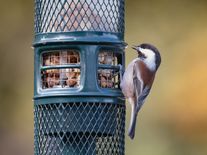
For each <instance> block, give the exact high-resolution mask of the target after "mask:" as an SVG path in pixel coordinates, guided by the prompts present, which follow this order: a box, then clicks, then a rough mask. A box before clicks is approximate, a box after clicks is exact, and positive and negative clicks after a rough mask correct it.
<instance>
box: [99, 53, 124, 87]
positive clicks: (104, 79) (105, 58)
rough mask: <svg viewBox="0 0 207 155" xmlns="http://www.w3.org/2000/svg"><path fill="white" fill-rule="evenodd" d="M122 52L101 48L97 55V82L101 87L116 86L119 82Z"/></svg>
mask: <svg viewBox="0 0 207 155" xmlns="http://www.w3.org/2000/svg"><path fill="white" fill-rule="evenodd" d="M120 64H122V54H121V53H119V52H117V51H115V50H101V51H100V52H99V55H98V84H99V86H100V87H101V88H112V89H113V88H117V89H119V88H120V87H119V84H120V67H119V65H120Z"/></svg>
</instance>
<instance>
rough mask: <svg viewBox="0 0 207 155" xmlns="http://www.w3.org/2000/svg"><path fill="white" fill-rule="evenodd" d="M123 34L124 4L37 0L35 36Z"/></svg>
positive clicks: (112, 0)
mask: <svg viewBox="0 0 207 155" xmlns="http://www.w3.org/2000/svg"><path fill="white" fill-rule="evenodd" d="M70 31H102V32H114V33H124V0H35V33H48V32H70Z"/></svg>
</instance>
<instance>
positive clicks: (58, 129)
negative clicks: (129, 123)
mask: <svg viewBox="0 0 207 155" xmlns="http://www.w3.org/2000/svg"><path fill="white" fill-rule="evenodd" d="M34 114H35V155H68V154H69V155H124V136H125V135H124V131H125V130H124V128H125V104H115V103H102V102H69V103H54V104H39V105H35V111H34Z"/></svg>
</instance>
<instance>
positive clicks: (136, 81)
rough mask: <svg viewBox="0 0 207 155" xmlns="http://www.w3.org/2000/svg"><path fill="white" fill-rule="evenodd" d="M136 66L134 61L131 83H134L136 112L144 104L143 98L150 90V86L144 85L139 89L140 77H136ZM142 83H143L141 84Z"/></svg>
mask: <svg viewBox="0 0 207 155" xmlns="http://www.w3.org/2000/svg"><path fill="white" fill-rule="evenodd" d="M137 68H138V63H135V64H134V67H133V84H134V93H135V99H136V101H135V103H136V106H135V107H136V112H137V113H138V112H139V110H140V108H141V107H142V105H143V104H144V102H145V99H146V97H147V96H148V94H149V92H150V90H151V87H149V86H147V85H146V86H145V87H144V88H143V90H141V88H142V87H141V85H142V83H141V81H140V79H139V78H138V76H137V75H138V74H137ZM143 85H144V84H143Z"/></svg>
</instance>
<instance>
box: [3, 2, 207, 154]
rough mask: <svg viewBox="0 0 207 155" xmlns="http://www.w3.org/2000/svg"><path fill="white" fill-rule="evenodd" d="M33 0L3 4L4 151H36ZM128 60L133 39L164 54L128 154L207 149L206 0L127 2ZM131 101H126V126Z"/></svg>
mask: <svg viewBox="0 0 207 155" xmlns="http://www.w3.org/2000/svg"><path fill="white" fill-rule="evenodd" d="M33 10H34V2H33V1H32V0H30V1H28V0H15V1H1V2H0V19H1V21H0V34H1V38H0V54H1V55H0V71H1V74H0V154H1V155H24V154H25V155H30V154H33V101H32V97H33V50H32V48H31V47H32V41H33V35H34V33H33V31H34V29H33V25H34V24H33V19H34V12H33ZM125 17H126V18H125V20H126V24H125V26H126V33H125V40H126V42H127V43H128V44H129V47H128V48H127V50H126V60H127V61H126V64H128V63H129V62H130V61H131V60H132V59H133V58H134V57H136V56H137V54H136V53H135V52H134V51H133V50H132V49H130V46H131V45H133V44H140V43H143V42H148V43H152V44H154V45H155V46H157V47H158V49H159V50H160V52H161V55H162V64H161V67H160V69H159V71H158V73H157V77H156V79H155V82H154V85H153V89H152V91H151V94H150V96H149V97H148V99H147V100H146V104H145V105H144V107H143V108H142V110H141V112H140V113H139V118H138V125H137V128H136V137H135V139H134V141H131V140H130V139H129V138H128V136H126V155H152V154H153V155H175V154H176V155H195V154H196V155H206V154H207V147H206V146H207V82H206V80H207V60H206V58H207V20H206V19H207V1H206V0H196V1H195V0H182V1H180V0H171V1H167V0H156V1H154V0H137V1H135V0H126V16H125ZM129 112H130V106H129V105H128V104H127V123H126V131H127V128H128V124H129V123H128V122H129Z"/></svg>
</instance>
